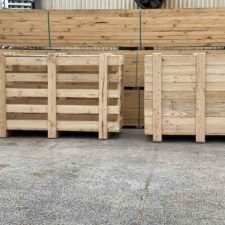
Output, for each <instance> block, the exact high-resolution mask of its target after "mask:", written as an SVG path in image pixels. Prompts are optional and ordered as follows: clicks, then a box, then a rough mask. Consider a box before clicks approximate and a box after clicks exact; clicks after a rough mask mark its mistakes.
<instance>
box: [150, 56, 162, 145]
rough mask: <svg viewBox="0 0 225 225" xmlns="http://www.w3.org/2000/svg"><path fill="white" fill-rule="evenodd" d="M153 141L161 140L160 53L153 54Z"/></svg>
mask: <svg viewBox="0 0 225 225" xmlns="http://www.w3.org/2000/svg"><path fill="white" fill-rule="evenodd" d="M152 65H153V67H152V74H153V83H152V84H153V101H152V102H153V107H152V108H153V114H152V117H153V118H152V120H153V127H152V130H153V141H154V142H158V143H160V142H162V55H161V53H154V54H153V64H152Z"/></svg>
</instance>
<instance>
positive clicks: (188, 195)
mask: <svg viewBox="0 0 225 225" xmlns="http://www.w3.org/2000/svg"><path fill="white" fill-rule="evenodd" d="M33 224H34V225H36V224H37V225H50V224H51V225H100V224H110V225H119V224H122V225H167V224H168V225H220V224H221V225H222V224H225V141H224V139H223V138H220V139H213V140H209V141H208V143H207V144H205V145H200V144H195V143H194V139H193V138H183V139H180V140H179V141H177V138H173V139H172V138H170V139H167V140H166V142H164V143H163V144H153V143H152V142H151V140H150V139H149V138H148V137H146V136H145V135H144V134H143V131H142V130H123V133H122V134H121V135H118V136H117V135H116V136H114V137H112V139H110V140H108V141H98V140H97V136H96V135H91V136H90V135H86V134H83V135H82V134H78V135H74V134H73V136H72V135H71V136H66V137H62V138H59V139H57V140H48V139H46V138H45V137H44V136H42V137H39V138H37V136H26V137H25V138H24V137H17V136H16V137H15V136H14V137H10V138H8V139H1V140H0V225H33Z"/></svg>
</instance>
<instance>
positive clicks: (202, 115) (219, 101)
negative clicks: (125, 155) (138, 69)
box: [144, 52, 225, 143]
mask: <svg viewBox="0 0 225 225" xmlns="http://www.w3.org/2000/svg"><path fill="white" fill-rule="evenodd" d="M224 93H225V54H224V53H222V54H218V53H216V54H207V53H204V52H203V53H196V54H192V55H187V54H186V55H185V54H174V55H167V54H160V53H155V54H152V55H149V56H146V58H145V97H144V98H145V132H146V134H147V135H153V140H154V141H155V142H161V141H162V136H163V135H195V136H196V141H197V142H201V143H204V142H205V138H206V136H207V135H225V94H224Z"/></svg>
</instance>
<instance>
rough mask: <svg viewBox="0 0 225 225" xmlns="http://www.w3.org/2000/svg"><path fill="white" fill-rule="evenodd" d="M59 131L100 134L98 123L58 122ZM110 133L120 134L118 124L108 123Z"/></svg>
mask: <svg viewBox="0 0 225 225" xmlns="http://www.w3.org/2000/svg"><path fill="white" fill-rule="evenodd" d="M57 128H58V131H79V132H98V131H99V122H98V121H58V122H57ZM107 129H108V131H109V132H119V131H120V126H119V123H117V122H109V123H108V128H107Z"/></svg>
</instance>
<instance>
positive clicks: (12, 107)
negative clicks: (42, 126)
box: [7, 104, 48, 113]
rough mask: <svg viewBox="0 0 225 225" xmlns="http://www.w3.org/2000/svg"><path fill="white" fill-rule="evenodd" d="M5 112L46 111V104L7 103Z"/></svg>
mask: <svg viewBox="0 0 225 225" xmlns="http://www.w3.org/2000/svg"><path fill="white" fill-rule="evenodd" d="M7 113H48V107H47V105H28V104H27V105H21V104H7Z"/></svg>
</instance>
